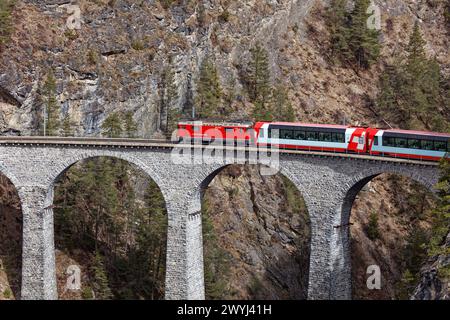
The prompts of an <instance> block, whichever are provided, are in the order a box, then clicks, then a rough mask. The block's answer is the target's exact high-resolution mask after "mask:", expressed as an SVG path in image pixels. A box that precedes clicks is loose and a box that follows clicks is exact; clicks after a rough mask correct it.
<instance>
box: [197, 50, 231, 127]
mask: <svg viewBox="0 0 450 320" xmlns="http://www.w3.org/2000/svg"><path fill="white" fill-rule="evenodd" d="M222 97H223V93H222V87H221V85H220V80H219V74H218V72H217V68H216V65H215V63H214V61H213V60H212V59H211V58H209V57H207V58H205V59H204V60H203V62H202V64H201V66H200V75H199V78H198V81H197V96H196V103H195V105H196V113H197V116H198V117H199V118H203V119H205V118H211V117H213V118H219V117H221V116H223V115H225V111H226V110H224V109H223V104H222Z"/></svg>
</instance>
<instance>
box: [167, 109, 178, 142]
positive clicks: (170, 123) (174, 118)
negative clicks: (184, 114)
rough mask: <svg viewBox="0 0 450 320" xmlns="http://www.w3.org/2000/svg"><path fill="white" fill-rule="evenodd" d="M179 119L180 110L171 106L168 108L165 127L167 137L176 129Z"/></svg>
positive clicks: (170, 136)
mask: <svg viewBox="0 0 450 320" xmlns="http://www.w3.org/2000/svg"><path fill="white" fill-rule="evenodd" d="M180 119H181V111H180V110H178V109H176V108H175V107H172V108H170V109H169V112H168V115H167V128H166V132H165V136H166V138H167V139H171V138H172V136H173V133H174V131H175V130H176V129H177V125H178V121H180Z"/></svg>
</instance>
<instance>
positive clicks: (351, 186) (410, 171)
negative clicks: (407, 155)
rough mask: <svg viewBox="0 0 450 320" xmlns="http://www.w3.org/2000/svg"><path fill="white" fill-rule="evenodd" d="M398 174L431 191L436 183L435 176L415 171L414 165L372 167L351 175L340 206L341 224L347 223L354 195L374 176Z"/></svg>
mask: <svg viewBox="0 0 450 320" xmlns="http://www.w3.org/2000/svg"><path fill="white" fill-rule="evenodd" d="M384 173H387V174H398V175H401V176H404V177H407V178H410V179H411V180H414V181H415V182H417V183H419V184H421V185H423V186H424V187H425V188H427V189H428V190H430V191H431V192H432V193H434V192H435V190H434V185H435V184H436V183H437V177H436V176H435V175H433V176H429V177H427V174H423V175H422V174H420V173H418V172H416V170H415V168H414V167H407V168H402V167H399V166H393V167H391V168H372V169H368V170H365V171H364V172H361V173H359V174H357V175H356V176H354V177H352V178H351V179H350V181H349V183H348V184H347V186H348V189H346V190H345V194H344V197H343V201H342V207H341V217H340V223H341V225H345V224H348V223H349V221H350V212H351V209H352V206H353V202H354V201H355V198H356V196H357V195H358V193H359V192H360V191H361V189H362V188H363V187H364V186H365V185H366V184H367V183H369V182H370V181H372V180H373V179H374V178H376V177H377V176H379V175H381V174H384Z"/></svg>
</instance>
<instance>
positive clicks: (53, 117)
mask: <svg viewBox="0 0 450 320" xmlns="http://www.w3.org/2000/svg"><path fill="white" fill-rule="evenodd" d="M42 89H43V93H44V97H45V98H44V104H45V105H44V117H45V120H44V121H45V125H44V124H42V125H44V126H45V128H44V131H45V135H48V136H54V135H57V134H58V130H59V125H60V121H59V108H58V103H57V101H56V79H55V76H54V75H53V72H52V71H49V73H48V74H47V78H46V80H45V83H44V86H43V88H42Z"/></svg>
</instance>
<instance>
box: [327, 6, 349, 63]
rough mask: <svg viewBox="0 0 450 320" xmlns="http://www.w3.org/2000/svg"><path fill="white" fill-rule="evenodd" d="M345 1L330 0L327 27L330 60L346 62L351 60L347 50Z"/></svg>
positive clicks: (347, 34)
mask: <svg viewBox="0 0 450 320" xmlns="http://www.w3.org/2000/svg"><path fill="white" fill-rule="evenodd" d="M346 5H347V0H332V1H331V2H330V7H329V9H328V12H327V25H328V29H329V31H330V42H331V54H332V60H333V61H334V62H335V63H336V62H338V61H348V60H350V59H351V54H350V48H349V44H348V41H349V33H350V32H349V28H348V13H347V10H346Z"/></svg>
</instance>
